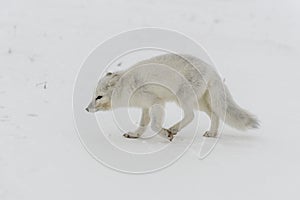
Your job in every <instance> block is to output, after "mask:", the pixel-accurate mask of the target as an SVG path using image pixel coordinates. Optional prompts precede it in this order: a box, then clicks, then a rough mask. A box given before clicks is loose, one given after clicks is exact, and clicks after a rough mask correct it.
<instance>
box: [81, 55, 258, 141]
mask: <svg viewBox="0 0 300 200" xmlns="http://www.w3.org/2000/svg"><path fill="white" fill-rule="evenodd" d="M170 101H174V102H176V103H177V104H178V105H179V106H180V107H181V108H182V110H183V113H184V116H183V118H182V119H181V120H180V121H179V122H177V123H176V124H174V125H173V126H171V127H170V128H168V129H167V128H163V127H162V124H163V118H164V105H165V103H166V102H170ZM129 106H132V107H138V108H141V109H142V115H141V120H140V123H139V127H138V128H137V130H135V131H133V132H128V133H125V134H124V135H123V136H124V137H126V138H138V137H140V136H141V135H142V134H143V133H144V132H145V130H146V128H147V126H148V125H149V123H150V121H151V128H152V130H153V131H155V132H157V133H158V134H159V135H161V136H163V137H165V138H167V139H169V140H170V141H172V139H173V137H174V136H175V135H176V134H177V132H179V131H180V130H182V129H183V128H184V127H186V126H187V125H188V124H189V123H190V122H191V121H192V120H193V118H194V110H200V111H204V112H205V113H207V115H208V116H209V117H210V120H211V124H210V129H209V130H208V131H206V132H205V134H204V136H206V137H216V136H218V129H219V123H220V120H223V121H224V122H225V123H227V124H228V125H230V126H232V127H234V128H237V129H240V130H246V129H252V128H258V127H259V121H258V119H257V118H256V117H255V116H254V115H252V114H251V113H249V112H248V111H246V110H244V109H243V108H241V107H239V106H238V105H237V104H236V103H235V101H234V100H233V98H232V96H231V94H230V92H229V90H228V88H227V86H226V85H225V84H224V82H223V81H222V79H221V77H220V76H219V74H218V73H217V71H216V70H215V68H214V67H213V66H211V65H209V64H207V63H206V62H204V61H202V60H201V59H199V58H197V57H194V56H191V55H177V54H164V55H160V56H156V57H153V58H150V59H147V60H143V61H141V62H138V63H137V64H135V65H133V66H132V67H130V68H128V69H127V70H124V71H118V72H108V73H107V74H106V75H105V76H104V77H103V78H101V79H100V81H99V83H98V85H97V87H96V90H95V93H94V95H93V99H92V101H91V103H90V104H89V105H88V107H87V108H86V110H87V111H88V112H97V111H105V110H111V109H115V108H119V107H129ZM150 111H151V112H150ZM150 119H151V120H150Z"/></svg>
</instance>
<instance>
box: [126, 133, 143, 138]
mask: <svg viewBox="0 0 300 200" xmlns="http://www.w3.org/2000/svg"><path fill="white" fill-rule="evenodd" d="M123 136H124V137H126V138H139V136H138V135H134V134H132V133H124V134H123Z"/></svg>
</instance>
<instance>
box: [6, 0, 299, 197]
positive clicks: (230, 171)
mask: <svg viewBox="0 0 300 200" xmlns="http://www.w3.org/2000/svg"><path fill="white" fill-rule="evenodd" d="M299 11H300V2H299V1H297V0H284V1H283V0H281V1H280V0H260V1H258V0H209V1H208V0H207V1H204V0H186V1H179V0H172V1H171V0H168V1H167V0H164V1H157V0H127V1H125V0H124V1H122V0H113V1H111V0H99V1H96V0H72V1H70V0H69V1H66V0H51V1H50V0H48V1H37V0H26V1H21V0H19V1H16V0H9V1H8V0H7V1H4V0H1V1H0V199H1V200H25V199H26V200H35V199H49V200H50V199H51V200H52V199H73V200H74V199H78V200H79V199H145V200H148V199H230V200H233V199H237V200H238V199H299V198H300V191H299V186H300V172H299V169H300V145H299V140H300V131H299V128H300V120H299V119H300V114H299V111H300V109H299V108H300V106H299V102H300V95H299V89H298V87H299V84H300V80H299V73H300V70H299V67H300V58H299V57H300V47H299V45H300V39H299V35H300V26H299V25H300V23H299V18H300V12H299ZM142 26H155V27H165V28H169V29H174V30H178V31H180V32H182V33H185V34H186V35H188V36H190V37H192V38H194V39H195V40H196V41H197V42H199V43H201V44H202V45H203V46H204V47H205V48H206V49H207V50H208V52H209V54H210V56H211V57H212V59H213V60H214V62H215V63H216V65H217V68H218V70H219V71H220V73H221V74H222V76H223V77H225V78H226V83H227V85H228V86H229V88H230V89H231V91H232V94H233V96H234V97H235V99H236V100H237V102H238V103H239V104H240V105H242V106H243V107H246V108H247V109H249V110H251V111H252V112H253V113H255V114H257V115H258V116H259V118H260V120H261V122H262V127H261V129H259V130H255V131H251V132H246V133H240V132H238V131H235V130H233V129H229V128H226V129H225V131H224V133H223V136H222V138H221V139H220V141H219V143H218V145H217V146H216V148H215V149H214V151H213V152H212V153H211V154H210V155H209V156H208V157H207V158H206V159H204V160H199V159H198V158H197V157H196V156H195V152H194V151H193V149H191V150H189V151H187V152H186V154H185V155H184V156H183V157H182V158H181V159H180V160H179V161H178V162H176V163H175V164H173V165H172V166H170V167H169V168H167V169H164V170H161V171H159V172H156V173H151V174H145V175H129V174H123V173H119V172H116V171H113V170H111V169H109V168H107V167H105V166H103V165H101V164H100V163H98V162H97V161H96V160H94V159H93V158H92V157H91V156H90V155H89V154H88V153H87V152H86V151H85V149H84V148H83V146H82V145H81V143H80V141H79V139H78V136H77V134H76V131H75V127H74V122H73V115H72V91H73V84H74V81H75V78H76V74H77V72H78V70H79V68H80V65H81V63H82V62H83V60H84V59H85V58H86V56H87V55H88V53H89V52H90V51H91V50H92V49H93V48H94V47H95V46H96V45H97V44H99V43H100V42H102V41H104V40H105V39H107V38H109V37H110V36H112V35H114V34H117V33H119V32H121V31H125V30H129V29H133V28H137V27H142ZM207 123H208V122H207ZM199 134H202V133H199Z"/></svg>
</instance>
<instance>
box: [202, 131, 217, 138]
mask: <svg viewBox="0 0 300 200" xmlns="http://www.w3.org/2000/svg"><path fill="white" fill-rule="evenodd" d="M217 134H218V133H217V132H214V131H206V132H205V133H204V135H203V136H204V137H217Z"/></svg>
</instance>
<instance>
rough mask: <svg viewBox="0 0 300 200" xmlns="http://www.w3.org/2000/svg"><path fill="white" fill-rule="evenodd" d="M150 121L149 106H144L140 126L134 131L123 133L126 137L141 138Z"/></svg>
mask: <svg viewBox="0 0 300 200" xmlns="http://www.w3.org/2000/svg"><path fill="white" fill-rule="evenodd" d="M149 122H150V115H149V108H143V110H142V116H141V120H140V124H139V127H138V128H137V129H136V130H135V131H134V132H128V133H125V134H123V136H124V137H126V138H139V137H140V136H141V135H143V133H144V132H145V131H146V129H147V126H148V125H149Z"/></svg>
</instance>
